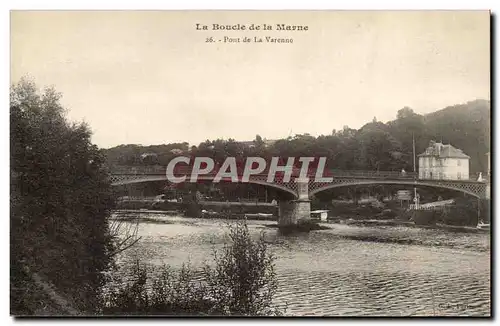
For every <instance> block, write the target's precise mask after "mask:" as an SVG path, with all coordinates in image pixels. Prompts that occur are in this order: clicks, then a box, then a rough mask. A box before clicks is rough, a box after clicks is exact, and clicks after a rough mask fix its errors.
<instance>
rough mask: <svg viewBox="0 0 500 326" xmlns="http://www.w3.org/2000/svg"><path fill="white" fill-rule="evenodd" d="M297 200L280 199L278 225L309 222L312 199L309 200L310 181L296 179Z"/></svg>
mask: <svg viewBox="0 0 500 326" xmlns="http://www.w3.org/2000/svg"><path fill="white" fill-rule="evenodd" d="M296 182H297V194H298V198H297V199H296V200H280V202H279V217H278V226H280V227H282V226H290V225H297V224H300V223H304V222H307V221H309V220H310V219H311V201H310V200H309V182H308V180H307V179H296Z"/></svg>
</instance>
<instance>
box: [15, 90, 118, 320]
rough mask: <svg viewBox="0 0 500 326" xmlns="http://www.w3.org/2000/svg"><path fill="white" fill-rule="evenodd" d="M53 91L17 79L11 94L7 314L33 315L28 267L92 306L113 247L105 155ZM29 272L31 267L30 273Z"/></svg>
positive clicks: (82, 305) (81, 304) (38, 306)
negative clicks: (9, 307)
mask: <svg viewBox="0 0 500 326" xmlns="http://www.w3.org/2000/svg"><path fill="white" fill-rule="evenodd" d="M60 97H61V96H60V94H59V93H57V92H56V91H55V90H54V89H51V88H49V89H46V90H45V91H44V92H42V93H40V92H39V91H38V89H37V88H36V86H35V84H34V83H33V82H31V81H27V80H22V81H21V82H19V83H18V84H17V85H14V86H13V87H12V89H11V93H10V128H11V129H10V137H11V148H10V149H11V151H10V163H11V164H10V175H11V288H12V289H15V290H13V291H12V292H11V299H12V302H13V303H15V304H13V305H12V310H11V313H12V314H15V315H18V314H22V315H26V314H28V315H29V314H34V313H37V311H39V310H40V311H41V310H43V307H44V305H45V304H44V303H40V302H35V301H34V300H36V299H34V298H33V297H32V295H31V294H30V293H31V292H30V291H31V290H30V288H34V287H33V284H30V283H31V281H30V280H31V276H30V275H24V274H25V273H24V272H23V268H25V267H27V268H29V270H30V271H32V273H36V274H37V275H40V277H43V278H44V279H46V280H47V282H49V283H52V284H53V285H54V286H55V288H56V289H57V292H58V293H59V292H60V294H62V295H64V296H65V297H67V298H68V299H69V301H72V302H73V303H74V304H75V305H76V308H78V309H80V310H82V311H87V312H92V311H93V307H94V306H95V298H96V296H97V295H98V294H99V290H100V288H101V286H102V285H103V284H104V277H103V275H102V271H104V270H105V269H107V268H108V266H109V264H110V261H111V259H110V256H109V252H110V250H112V242H111V237H110V234H109V232H108V224H107V220H106V217H107V216H108V213H109V209H110V208H111V207H112V199H111V198H112V197H111V190H110V189H111V188H110V184H109V182H108V176H107V173H106V171H105V170H104V169H103V162H104V157H103V155H102V153H101V152H100V150H99V149H98V148H97V147H96V146H95V145H93V144H92V143H91V141H90V136H91V132H90V130H89V128H88V127H87V126H86V125H85V124H74V123H70V122H68V121H67V120H66V118H65V115H64V109H63V108H62V106H61V105H60V102H59V100H60ZM30 273H31V272H30Z"/></svg>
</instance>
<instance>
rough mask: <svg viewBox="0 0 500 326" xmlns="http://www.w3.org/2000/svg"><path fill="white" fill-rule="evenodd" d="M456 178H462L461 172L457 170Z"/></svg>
mask: <svg viewBox="0 0 500 326" xmlns="http://www.w3.org/2000/svg"><path fill="white" fill-rule="evenodd" d="M459 162H460V161H459ZM457 179H458V180H460V179H462V173H460V172H457Z"/></svg>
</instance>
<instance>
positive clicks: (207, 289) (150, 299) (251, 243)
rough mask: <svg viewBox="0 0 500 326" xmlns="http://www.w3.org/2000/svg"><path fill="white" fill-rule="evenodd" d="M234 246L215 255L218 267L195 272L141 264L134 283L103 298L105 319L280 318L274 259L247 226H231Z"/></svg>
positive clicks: (135, 270)
mask: <svg viewBox="0 0 500 326" xmlns="http://www.w3.org/2000/svg"><path fill="white" fill-rule="evenodd" d="M229 236H230V239H231V243H230V244H226V245H225V246H224V248H223V249H222V251H220V252H216V251H215V252H214V266H210V265H208V264H206V265H205V266H204V267H203V268H202V270H199V271H196V270H194V269H193V268H192V267H190V266H189V265H183V266H182V268H181V269H180V271H177V272H176V271H173V270H172V269H171V268H170V267H168V266H163V267H162V268H161V269H160V270H157V269H155V268H153V267H146V266H145V265H141V264H140V263H139V262H137V263H136V265H135V266H134V268H133V279H132V281H131V282H122V283H121V284H116V285H113V286H111V288H110V289H109V291H108V292H107V293H106V294H105V295H104V297H103V307H102V313H103V314H111V315H112V314H144V315H247V316H255V315H280V314H281V311H279V310H278V309H276V308H273V307H272V299H273V296H274V294H275V293H276V291H277V280H276V274H275V272H274V256H273V255H272V254H270V253H269V252H268V250H267V246H266V243H265V241H264V239H263V236H262V234H261V237H260V238H259V239H258V240H253V239H252V238H251V236H250V233H249V231H248V227H247V225H246V224H244V223H243V222H239V223H237V224H235V225H233V226H231V227H230V232H229Z"/></svg>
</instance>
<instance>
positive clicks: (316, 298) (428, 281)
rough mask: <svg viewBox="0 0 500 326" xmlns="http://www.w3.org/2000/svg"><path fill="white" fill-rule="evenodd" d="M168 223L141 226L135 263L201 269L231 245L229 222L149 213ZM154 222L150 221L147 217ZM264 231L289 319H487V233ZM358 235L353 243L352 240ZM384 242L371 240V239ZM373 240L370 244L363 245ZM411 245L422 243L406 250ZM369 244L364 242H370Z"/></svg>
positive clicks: (262, 227) (334, 228)
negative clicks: (214, 254)
mask: <svg viewBox="0 0 500 326" xmlns="http://www.w3.org/2000/svg"><path fill="white" fill-rule="evenodd" d="M150 215H152V216H153V217H154V218H157V219H160V220H162V221H164V222H165V223H168V224H158V223H140V227H139V234H140V235H141V236H142V239H141V241H140V243H138V244H137V245H136V246H135V247H133V248H132V249H130V250H128V251H126V252H125V253H124V254H123V255H122V256H121V257H120V258H119V264H122V265H127V264H129V263H130V262H131V261H133V259H134V258H135V257H140V258H141V259H142V260H145V261H147V262H149V263H153V264H157V265H159V264H163V263H167V264H169V265H171V266H173V267H180V266H181V265H182V264H183V263H186V262H187V261H189V263H190V264H191V265H192V266H194V267H198V266H201V265H202V264H203V263H204V262H210V261H211V254H212V251H213V249H217V248H220V247H221V246H222V245H223V243H224V242H225V241H226V240H227V235H226V229H225V228H224V227H225V226H226V225H227V223H233V222H227V221H222V220H202V219H185V218H182V217H166V216H162V215H154V214H150ZM148 217H150V216H148ZM248 223H249V228H250V230H251V232H252V235H254V236H256V237H257V236H258V235H259V234H260V233H261V232H264V235H265V239H266V241H267V242H268V243H269V244H270V248H271V249H272V250H273V252H274V253H275V255H276V256H277V261H276V270H277V273H278V278H279V285H280V286H279V293H278V295H277V297H276V303H277V304H278V305H281V306H285V305H286V306H287V314H291V315H336V316H338V315H342V316H352V315H356V316H388V315H391V316H401V315H403V316H410V315H411V316H421V315H426V316H429V315H430V316H432V315H440V316H441V315H450V316H458V315H470V316H472V315H481V316H484V315H489V313H490V268H489V266H490V253H489V235H488V234H479V233H463V234H462V233H452V232H448V231H443V230H432V229H417V228H407V227H378V228H377V227H353V226H346V225H336V224H335V225H329V226H330V227H331V229H330V230H323V231H314V232H311V233H309V234H300V235H294V236H280V235H279V234H278V232H277V230H276V229H273V228H269V227H266V225H268V224H272V223H273V222H268V221H248ZM353 237H355V239H353ZM374 237H375V238H380V239H384V241H383V242H374V241H373V238H374ZM366 239H368V240H366ZM398 239H411V240H412V241H413V240H414V242H412V243H418V244H401V242H398ZM365 240H366V241H365Z"/></svg>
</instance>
